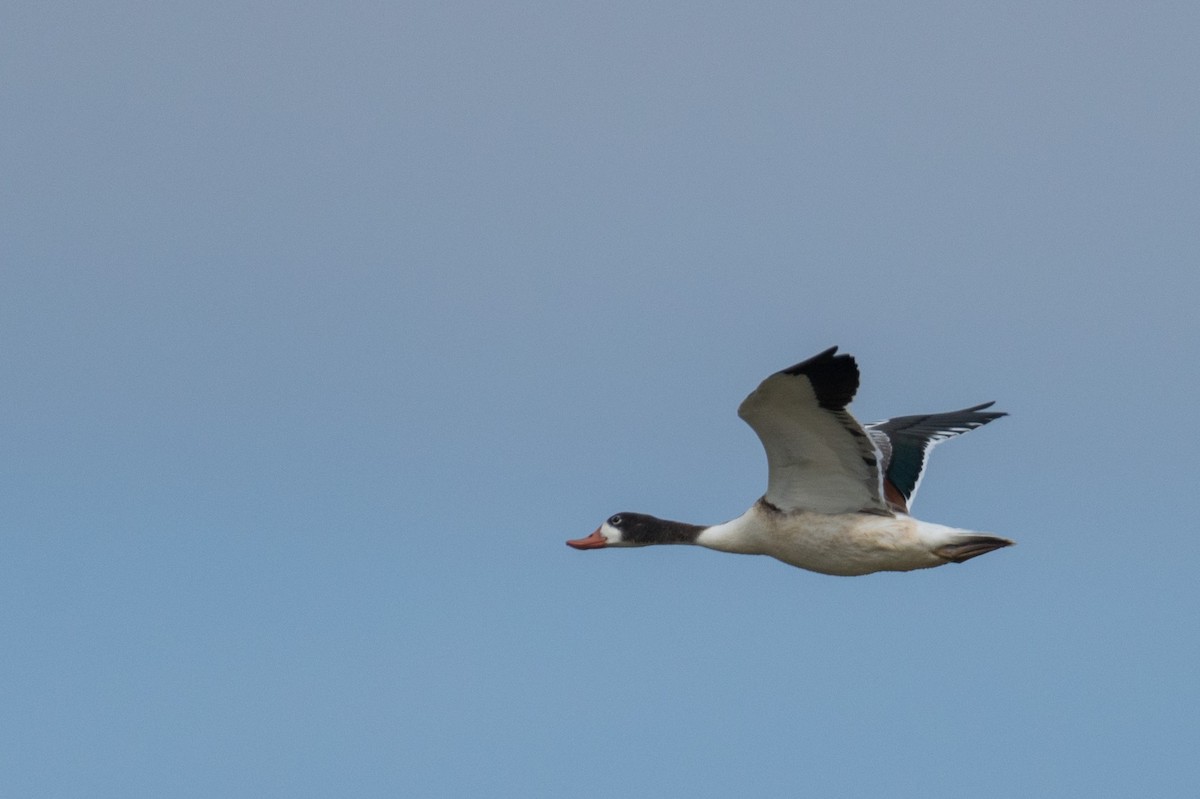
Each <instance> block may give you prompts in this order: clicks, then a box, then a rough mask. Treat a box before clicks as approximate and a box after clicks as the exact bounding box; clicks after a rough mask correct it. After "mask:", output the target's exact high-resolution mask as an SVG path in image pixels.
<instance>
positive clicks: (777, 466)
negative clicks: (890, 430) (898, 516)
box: [738, 347, 890, 514]
mask: <svg viewBox="0 0 1200 799" xmlns="http://www.w3.org/2000/svg"><path fill="white" fill-rule="evenodd" d="M836 352H837V347H831V348H830V349H828V350H826V351H825V352H822V353H821V354H820V355H816V356H813V357H812V358H809V359H808V360H807V361H804V362H803V363H798V364H796V365H795V366H793V367H791V368H788V369H784V370H783V371H781V372H776V373H775V374H773V375H771V376H770V377H768V378H767V379H766V380H764V381H762V383H761V384H759V386H758V388H756V389H755V390H754V391H753V392H751V394H750V396H748V397H746V399H745V400H744V401H743V402H742V404H741V407H739V408H738V416H740V417H742V419H744V420H745V421H746V424H748V425H750V427H752V428H753V429H754V432H755V433H757V434H758V438H759V440H760V441H762V445H763V449H765V450H766V451H767V466H768V469H769V474H768V479H767V493H766V495H765V497H764V499H766V501H767V502H769V503H770V504H771V505H773V506H775V507H776V508H778V509H779V510H782V511H794V510H807V511H815V512H817V513H853V512H856V511H867V512H874V513H882V514H889V513H890V511H889V509H888V506H887V503H886V502H884V500H883V486H882V481H881V479H880V473H879V454H878V451H877V450H876V447H875V444H874V442H872V440H871V439H870V437H868V435H867V433H866V431H864V430H863V428H862V425H860V424H859V423H858V422H857V421H856V420H855V419H854V417H853V416H851V415H850V412H849V411H847V410H846V406H847V405H849V404H850V400H852V399H853V398H854V393H855V392H856V391H857V390H858V366H857V364H855V363H854V358H852V357H851V356H849V355H835V353H836Z"/></svg>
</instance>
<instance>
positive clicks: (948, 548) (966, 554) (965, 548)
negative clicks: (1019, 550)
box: [933, 535, 1016, 563]
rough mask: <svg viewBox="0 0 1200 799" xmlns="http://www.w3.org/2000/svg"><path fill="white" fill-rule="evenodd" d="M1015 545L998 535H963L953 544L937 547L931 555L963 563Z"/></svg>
mask: <svg viewBox="0 0 1200 799" xmlns="http://www.w3.org/2000/svg"><path fill="white" fill-rule="evenodd" d="M1015 543H1016V541H1010V540H1008V539H1007V538H1001V537H1000V536H998V535H964V536H963V537H962V538H960V539H958V540H957V541H955V542H954V543H953V544H945V545H943V546H940V547H938V548H937V549H935V550H934V551H933V553H934V554H935V555H937V556H938V557H939V558H945V559H946V560H948V561H950V562H951V563H963V562H964V561H968V560H970V559H971V558H977V557H979V556H980V555H986V554H987V553H989V552H991V551H992V550H994V549H1003V548H1004V547H1011V546H1012V545H1013V544H1015Z"/></svg>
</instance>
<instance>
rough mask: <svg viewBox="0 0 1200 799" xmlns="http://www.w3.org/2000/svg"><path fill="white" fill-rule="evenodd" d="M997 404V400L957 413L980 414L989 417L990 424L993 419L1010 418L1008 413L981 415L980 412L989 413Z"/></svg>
mask: <svg viewBox="0 0 1200 799" xmlns="http://www.w3.org/2000/svg"><path fill="white" fill-rule="evenodd" d="M995 404H996V401H995V400H992V401H991V402H981V403H980V404H978V405H972V406H971V407H970V408H963V409H962V410H961V411H957V413H979V415H980V416H986V417H988V421H989V422H990V421H991V420H992V419H999V418H1000V417H1001V416H1008V411H988V412H987V413H980V411H987V409H988V408H990V407H992V406H993V405H995Z"/></svg>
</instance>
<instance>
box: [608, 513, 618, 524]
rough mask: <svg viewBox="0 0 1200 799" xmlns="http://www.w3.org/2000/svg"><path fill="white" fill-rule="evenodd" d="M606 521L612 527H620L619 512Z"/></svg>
mask: <svg viewBox="0 0 1200 799" xmlns="http://www.w3.org/2000/svg"><path fill="white" fill-rule="evenodd" d="M608 523H609V525H611V526H613V527H620V526H621V514H619V513H618V514H617V515H616V516H613V517H611V518H610V519H609V520H608Z"/></svg>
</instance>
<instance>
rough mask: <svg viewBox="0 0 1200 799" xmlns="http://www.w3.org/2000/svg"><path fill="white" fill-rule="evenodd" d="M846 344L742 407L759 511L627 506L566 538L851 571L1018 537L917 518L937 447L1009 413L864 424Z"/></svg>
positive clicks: (576, 543) (932, 562)
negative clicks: (750, 436)
mask: <svg viewBox="0 0 1200 799" xmlns="http://www.w3.org/2000/svg"><path fill="white" fill-rule="evenodd" d="M837 349H838V348H837V347H831V348H829V349H827V350H825V351H824V352H822V353H820V354H819V355H815V356H813V357H812V358H809V359H808V360H807V361H804V362H802V363H798V364H796V365H795V366H792V367H789V368H787V369H784V370H782V371H779V372H776V373H775V374H773V375H771V376H770V377H768V378H767V379H766V380H764V381H762V383H760V384H759V386H758V388H756V389H755V390H754V391H753V392H751V393H750V396H748V397H746V399H745V400H744V401H743V402H742V404H741V406H740V407H739V408H738V416H740V417H741V418H742V419H743V420H745V422H746V424H748V425H750V427H751V428H752V429H753V430H754V432H755V433H757V434H758V438H759V440H760V441H762V445H763V449H765V450H766V452H767V466H768V476H767V493H766V494H764V495H763V496H762V497H761V498H760V499H759V500H758V501H757V502H755V503H754V504H753V505H752V506H751V507H750V509H749V510H748V511H746V512H745V513H743V514H742V515H741V516H739V517H737V518H736V519H733V520H732V521H728V522H725V523H724V524H715V525H711V526H704V525H698V524H688V523H686V522H675V521H669V520H667V519H659V518H656V517H654V516H649V515H647V514H644V513H625V512H623V513H617V514H615V515H613V516H610V517H609V518H608V519H607V520H606V521H605V522H604V523H603V524H601V525H600V526H599V527H598V528H596V531H595V532H593V533H592V534H591V535H589V536H587V537H586V538H580V539H577V540H573V541H568V542H567V544H568V545H570V546H572V547H574V548H575V549H603V548H607V547H640V546H650V545H654V544H696V545H699V546H702V547H708V548H709V549H716V550H719V551H721V552H737V553H742V554H748V555H770V556H771V557H773V558H777V559H778V560H781V561H783V562H784V563H788V564H791V565H792V566H798V567H799V568H801V569H808V570H809V571H815V572H821V573H822V574H836V575H846V576H850V575H859V574H870V573H872V572H878V571H911V570H913V569H927V568H930V567H932V566H941V565H942V564H943V563H962V562H963V561H966V560H970V559H971V558H974V557H977V556H979V555H984V554H986V553H988V552H991V551H992V550H994V549H1000V548H1001V547H1007V546H1010V545H1012V543H1013V542H1012V541H1010V540H1009V539H1007V538H1001V537H999V536H995V535H991V534H988V533H979V532H973V531H971V530H960V529H958V528H955V527H946V526H944V525H941V524H933V523H931V522H923V521H920V520H919V519H915V518H913V517H912V516H910V515H909V508H910V507H911V506H912V503H913V500H914V499H915V498H916V493H917V488H918V486H919V485H920V483H921V474H922V472H924V470H925V462H926V459H927V457H928V455H929V452H930V450H931V449H933V447H934V446H935V445H937V444H938V443H940V442H942V441H945V440H946V439H948V438H953V437H954V436H957V435H959V434H961V433H966V432H968V431H970V430H974V429H975V428H977V427H981V426H983V425H985V424H987V423H988V422H990V421H992V420H993V419H998V418H999V417H1001V416H1005V415H1006V414H1004V413H1000V412H997V411H989V410H988V408H990V407H991V406H992V404H993V403H991V402H987V403H984V404H982V405H975V406H973V407H970V408H964V409H962V410H960V411H950V412H948V413H934V414H927V415H920V416H899V417H896V418H895V419H887V420H885V421H882V422H875V423H873V424H869V425H866V426H865V427H864V426H863V425H861V424H860V423H859V422H858V421H857V420H856V419H855V418H854V417H853V416H851V415H850V412H849V411H848V410H847V409H846V406H848V405H849V404H850V401H851V400H852V399H854V395H855V393H856V392H857V391H858V382H859V374H858V365H857V364H856V363H855V362H854V358H853V357H852V356H850V355H847V354H844V353H843V354H840V355H839V354H837Z"/></svg>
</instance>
